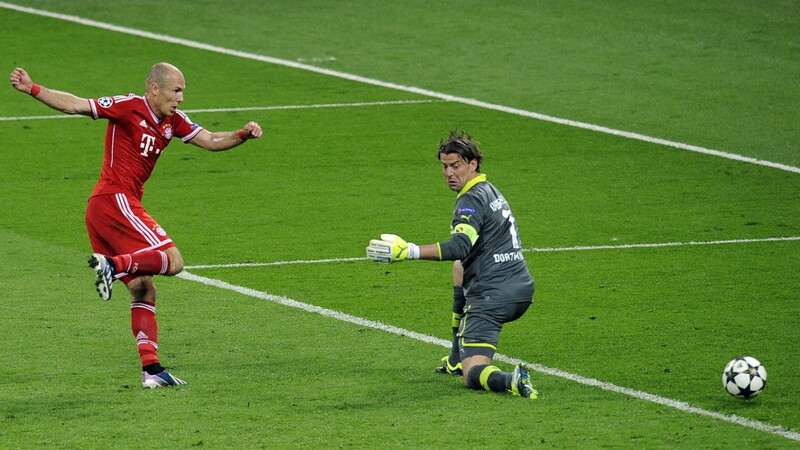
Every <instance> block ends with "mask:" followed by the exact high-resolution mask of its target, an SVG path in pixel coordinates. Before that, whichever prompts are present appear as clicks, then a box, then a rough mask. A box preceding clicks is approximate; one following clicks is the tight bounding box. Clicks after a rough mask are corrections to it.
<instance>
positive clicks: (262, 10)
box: [0, 0, 800, 448]
mask: <svg viewBox="0 0 800 450" xmlns="http://www.w3.org/2000/svg"><path fill="white" fill-rule="evenodd" d="M14 3H15V4H16V5H19V6H23V7H30V8H37V9H38V8H40V9H43V10H47V11H49V12H52V13H58V14H63V15H65V16H71V17H72V18H73V19H70V17H47V16H42V15H39V14H34V13H32V12H30V11H28V12H26V11H19V10H17V9H14V8H13V7H9V5H8V4H6V3H2V4H0V22H2V23H3V26H2V27H0V48H2V52H0V54H2V55H3V58H2V60H3V66H4V70H6V72H7V73H10V72H11V70H13V68H14V67H17V66H20V67H24V68H26V69H27V70H28V71H29V72H30V74H31V75H32V77H33V79H34V81H36V82H37V83H39V84H42V85H44V86H47V87H51V88H55V89H61V90H66V91H69V92H72V93H74V94H76V95H79V96H83V97H97V96H102V95H115V94H124V93H128V92H135V93H142V92H143V87H144V76H145V74H146V71H147V70H148V69H149V67H150V66H151V65H152V64H153V63H155V62H157V61H162V60H165V61H169V62H172V63H174V64H176V65H177V66H178V67H180V68H181V69H182V70H183V72H184V74H185V75H186V78H187V91H186V101H185V102H184V104H183V106H182V109H183V110H185V111H189V116H190V117H191V118H192V119H193V120H195V121H196V122H198V123H200V124H202V125H203V126H205V127H207V128H209V129H211V130H229V129H236V128H238V127H239V126H241V125H242V124H244V123H245V122H247V121H249V120H256V121H258V122H260V123H261V125H262V126H263V127H264V130H265V136H264V138H263V139H260V140H256V141H252V142H249V143H247V144H246V145H245V146H242V147H240V148H237V149H234V150H232V151H229V152H223V153H219V154H212V153H208V152H203V151H202V150H200V149H198V148H196V147H194V146H185V145H182V144H180V143H179V142H174V143H173V144H171V145H170V146H169V147H168V148H167V150H166V152H165V154H164V155H163V156H162V158H161V160H160V162H159V164H158V166H157V167H156V170H155V172H154V175H153V178H152V179H151V180H150V181H149V182H148V184H147V185H146V193H145V198H144V204H145V206H146V207H147V209H148V211H149V212H150V213H151V214H152V215H153V216H154V217H155V218H156V219H157V220H158V221H159V222H160V223H161V224H162V225H163V226H164V227H165V228H166V229H167V231H168V232H169V234H170V236H171V237H172V238H173V239H174V240H175V242H176V243H177V245H178V247H179V248H180V249H181V251H182V253H183V254H184V257H185V259H186V263H187V266H189V268H188V269H187V273H188V274H189V275H187V276H185V277H176V278H163V277H162V278H159V279H157V286H158V288H159V302H158V312H159V324H160V326H161V333H160V335H161V339H160V354H161V356H162V359H163V360H164V363H165V365H167V366H168V367H169V368H171V369H172V370H174V372H175V373H176V375H178V376H179V377H181V378H184V379H185V380H187V381H188V382H189V385H188V386H185V387H180V388H174V389H160V390H153V391H151V390H146V389H143V388H141V385H140V381H139V372H138V355H137V354H136V351H135V345H134V341H133V338H132V336H130V324H129V313H128V304H127V301H126V298H125V295H124V289H123V288H122V286H121V285H117V286H116V289H117V294H116V295H117V296H116V298H114V299H112V301H110V302H102V301H101V300H99V299H98V298H97V296H96V293H95V292H94V289H93V286H92V276H91V272H90V271H89V270H88V269H87V268H86V267H85V264H84V261H85V259H86V257H87V256H88V254H89V253H90V248H89V245H88V239H87V238H86V234H85V229H84V224H83V213H84V206H85V202H86V197H87V196H88V194H89V192H90V191H91V189H92V186H93V185H94V183H95V181H96V179H97V175H98V172H99V167H100V163H101V161H102V139H103V135H104V132H105V123H104V122H103V121H99V122H93V121H92V120H90V119H88V118H73V117H66V116H59V113H57V112H56V111H53V110H50V109H48V108H46V107H45V106H43V105H41V104H40V103H39V102H36V101H35V100H32V99H31V98H29V97H27V96H25V95H23V94H20V93H18V92H16V91H15V90H13V89H12V88H11V87H10V86H8V85H6V87H5V88H3V89H0V139H1V141H0V142H1V143H2V165H0V175H2V176H0V206H1V207H2V213H1V214H0V256H2V263H0V291H2V293H3V295H2V302H0V329H2V330H3V333H2V334H3V338H2V340H1V341H0V353H2V355H3V364H2V367H0V448H145V447H154V446H155V447H164V448H189V447H200V446H202V447H207V448H241V447H256V448H258V447H265V448H273V447H312V446H317V447H356V448H367V447H369V448H374V447H391V448H401V447H402V448H419V447H422V448H431V447H442V448H457V447H493V448H495V447H496V448H511V447H531V446H535V445H536V446H545V447H580V448H585V447H589V448H592V447H634V448H652V447H679V448H722V447H735V446H752V447H757V448H784V447H786V448H791V447H796V446H797V441H798V440H800V414H798V411H800V408H798V406H800V402H798V398H800V376H798V358H799V357H800V346H799V343H800V331H798V330H800V307H799V306H798V305H799V304H800V294H798V292H800V276H799V275H800V271H799V270H798V267H800V169H798V167H799V166H800V151H798V144H797V136H800V122H798V121H797V119H796V118H797V117H798V116H800V110H798V108H800V79H798V78H797V77H796V76H792V74H796V73H798V71H799V70H800V57H799V56H800V55H798V47H797V42H798V39H800V28H798V27H797V23H798V21H799V20H800V8H798V6H797V3H796V2H790V1H776V2H767V3H761V2H734V3H726V2H714V1H701V2H656V1H644V2H634V1H622V2H610V1H609V2H606V1H600V2H584V1H577V2H566V3H565V2H540V1H534V2H520V1H510V2H500V3H499V4H498V3H497V2H481V1H477V0H476V1H468V0H464V1H458V2H441V3H436V2H423V1H420V0H401V1H396V2H392V3H391V4H387V3H386V2H381V1H377V0H374V1H373V0H369V1H367V0H362V1H356V0H345V1H341V2H324V1H318V0H313V1H307V2H290V1H274V2H263V3H260V2H259V3H257V4H253V3H254V2H246V1H240V0H236V1H230V2H219V1H194V2H184V1H177V2H168V3H165V4H159V5H158V6H157V7H155V6H154V3H153V2H146V1H128V0H125V1H120V2H113V3H112V2H100V1H91V2H67V1H45V0H18V1H16V2H14ZM74 17H80V18H82V19H85V20H84V21H83V22H82V23H77V22H76V21H75V20H74ZM87 21H95V22H91V23H90V22H87ZM100 23H105V24H113V25H117V26H121V27H127V28H129V29H131V30H139V31H140V32H149V33H155V34H158V35H163V36H170V37H173V38H178V39H183V40H185V41H191V42H199V43H203V44H208V45H211V46H215V47H218V48H223V49H229V50H232V51H239V52H244V53H247V54H250V55H262V56H269V57H274V58H279V59H281V60H285V61H290V62H294V63H300V64H308V65H312V66H315V67H317V68H319V69H325V70H330V71H335V72H336V73H343V74H352V75H357V76H360V77H364V78H366V79H368V80H366V81H369V80H377V81H378V83H375V82H366V83H365V82H360V81H357V80H353V79H347V78H343V77H340V76H331V75H325V74H322V73H319V72H312V71H308V70H302V69H300V68H293V67H288V66H287V65H281V64H272V63H269V62H265V61H263V60H255V59H252V58H246V57H241V56H237V55H236V54H233V53H232V52H228V53H221V52H218V51H209V50H203V49H199V48H196V46H195V47H193V46H191V45H185V44H187V43H188V42H177V41H175V40H172V41H170V42H168V41H166V40H164V38H163V37H162V38H160V39H153V38H146V37H142V36H140V35H139V36H137V35H131V34H129V33H125V32H120V31H114V30H111V29H108V28H101V27H98V26H95V25H97V24H100ZM384 83H395V84H397V85H400V86H404V87H406V88H403V89H392V88H391V87H387V86H386V85H385V84H384ZM382 84H383V85H382ZM411 88H418V89H421V90H427V91H432V92H436V93H440V94H442V95H439V96H433V97H432V96H428V95H424V93H420V92H419V91H418V90H415V89H411ZM415 92H417V93H415ZM444 95H450V96H454V97H457V98H458V99H461V100H465V101H445V100H443V99H442V97H443V96H444ZM467 99H474V100H476V101H479V102H485V103H487V104H491V105H500V106H505V107H508V108H514V109H516V110H522V111H529V112H535V113H540V114H544V115H547V116H552V117H556V118H562V119H569V120H573V121H577V122H582V123H586V124H593V125H597V126H599V127H607V128H610V129H613V130H621V131H625V132H631V133H636V134H638V135H642V136H648V137H652V138H658V139H663V140H665V141H669V142H668V143H667V145H664V144H663V143H658V142H646V141H642V140H639V139H628V138H625V137H621V136H617V135H613V134H608V133H604V132H598V131H592V130H588V129H585V128H578V127H573V126H567V125H563V124H559V123H554V122H550V121H543V120H537V119H534V118H531V117H527V116H525V115H518V114H510V113H508V112H503V111H499V110H497V109H490V108H484V107H480V106H479V105H476V104H475V102H471V101H466V100H467ZM337 104H338V105H339V106H332V105H337ZM356 104H361V105H356ZM320 105H328V106H325V107H320ZM347 105H350V106H347ZM312 106H315V107H312ZM213 108H225V109H231V111H207V110H209V109H213ZM243 108H252V109H251V110H241V109H243ZM192 111H195V112H192ZM41 116H58V117H56V118H43V117H41ZM456 126H458V127H461V128H463V129H465V130H467V131H468V132H470V133H472V134H473V135H474V136H475V137H476V138H477V139H478V140H479V141H480V142H481V144H482V149H483V150H484V152H485V154H486V157H485V161H484V164H483V171H484V172H485V173H487V174H488V176H489V179H490V180H491V181H492V182H494V183H495V184H496V185H497V186H498V187H499V188H500V189H501V190H502V191H503V193H504V194H505V196H506V197H507V198H508V199H509V201H510V203H511V206H512V209H513V211H514V214H515V217H516V219H517V222H518V224H519V228H520V232H521V235H522V240H523V244H524V245H525V247H526V248H527V249H528V251H527V252H526V253H525V255H526V259H527V261H528V264H529V266H530V268H531V272H532V273H533V275H534V277H535V279H536V283H537V292H536V297H535V302H534V305H533V307H532V309H531V310H530V311H529V313H528V314H527V315H526V316H525V317H523V318H522V319H521V320H519V321H518V322H515V323H512V324H510V325H508V326H507V327H506V328H505V329H504V330H503V333H502V335H501V342H500V349H499V350H500V353H501V354H502V358H501V361H500V362H499V363H498V364H499V365H500V366H501V367H503V368H505V369H508V368H509V367H510V362H511V361H514V360H522V361H527V362H530V363H534V364H537V367H538V368H539V369H540V370H539V371H537V372H534V374H533V380H534V384H535V386H536V387H537V389H538V390H539V391H540V393H541V398H539V399H537V400H535V401H525V400H522V399H520V398H516V397H512V396H510V395H498V394H494V393H489V392H473V391H470V390H467V389H465V388H464V387H463V386H461V384H460V380H459V379H457V378H455V377H446V376H439V375H436V374H434V373H433V368H434V367H435V365H436V363H437V361H438V359H439V358H440V357H441V356H443V355H444V354H445V353H446V351H447V350H446V349H445V348H444V347H443V346H442V345H441V344H442V342H443V341H446V340H447V339H448V338H449V334H450V330H449V316H450V312H449V311H450V306H451V305H450V298H451V289H450V286H451V279H450V264H449V263H434V262H407V263H402V264H395V265H391V266H378V265H374V264H372V263H369V262H368V261H366V260H363V259H361V258H363V256H364V247H365V246H366V244H367V242H368V240H369V239H370V238H373V237H376V236H377V235H379V234H380V233H385V232H393V233H396V234H399V235H400V236H403V237H404V238H406V239H408V240H410V241H412V242H416V243H420V244H421V243H429V242H434V241H439V240H444V239H446V238H447V236H448V221H449V218H450V214H451V207H452V205H453V201H454V196H453V194H452V193H451V192H450V191H449V190H448V189H447V187H446V185H445V183H444V181H443V179H442V176H441V174H440V171H439V165H438V162H437V161H436V159H435V158H434V156H435V151H436V144H437V143H438V142H439V140H441V139H442V138H444V137H446V136H447V133H448V131H449V130H450V129H451V128H453V127H456ZM671 143H679V144H685V145H688V146H694V147H701V148H704V149H711V150H716V151H718V152H721V153H722V154H724V155H723V156H715V155H712V154H707V153H697V152H694V151H687V150H682V149H679V148H676V146H675V145H672V144H671ZM731 155H733V158H734V159H731ZM724 156H728V157H724ZM747 158H749V159H750V160H753V161H755V163H753V162H746V161H742V159H747ZM650 244H652V245H650ZM322 260H324V261H322ZM289 262H305V263H294V264H289ZM262 263H263V264H262ZM241 264H249V265H246V266H237V265H241ZM200 279H203V280H211V281H212V283H211V284H206V283H202V282H197V280H200ZM213 283H216V284H213ZM225 287H228V288H225ZM253 293H257V294H258V295H256V296H254V295H250V294H253ZM265 298H268V299H273V300H275V299H280V298H285V299H291V300H294V301H296V302H301V303H302V304H303V305H305V307H306V309H313V308H318V310H319V311H321V312H322V313H323V314H318V313H315V312H309V311H307V310H305V309H298V308H293V307H289V306H285V305H282V304H277V303H275V302H273V301H268V300H266V299H265ZM334 312H340V313H342V314H345V315H348V317H351V318H355V320H354V321H347V320H340V318H337V317H332V315H335V314H334ZM376 323H377V325H375V324H376ZM398 330H401V331H398ZM402 330H406V331H407V332H408V334H411V335H410V336H409V335H405V334H406V333H405V332H403V331H402ZM414 333H416V334H414ZM420 335H421V336H422V338H420ZM743 355H751V356H754V357H757V358H758V359H760V360H761V362H762V363H764V365H765V366H766V368H767V370H768V373H769V378H768V382H767V387H766V389H765V391H764V393H763V394H761V396H759V397H757V398H755V399H753V400H751V401H741V400H738V399H735V398H733V397H731V396H729V395H728V394H726V393H725V391H724V389H723V387H722V385H721V383H720V378H721V372H722V369H723V367H724V366H725V364H726V363H727V362H728V361H729V360H730V359H732V358H734V357H739V356H743ZM593 383H594V384H593Z"/></svg>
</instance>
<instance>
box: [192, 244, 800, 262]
mask: <svg viewBox="0 0 800 450" xmlns="http://www.w3.org/2000/svg"><path fill="white" fill-rule="evenodd" d="M780 241H800V236H790V237H773V238H761V239H728V240H723V241H701V242H697V241H689V242H662V243H655V244H623V245H592V246H577V247H554V248H524V249H522V251H523V252H534V253H536V252H569V251H587V250H618V249H623V250H624V249H630V248H660V247H679V246H687V245H724V244H749V243H756V242H780ZM366 259H367V258H366V257H362V258H330V259H312V260H297V261H274V262H267V263H233V264H199V265H194V266H186V269H227V268H235V267H263V266H284V265H288V264H317V263H331V262H350V261H364V260H366Z"/></svg>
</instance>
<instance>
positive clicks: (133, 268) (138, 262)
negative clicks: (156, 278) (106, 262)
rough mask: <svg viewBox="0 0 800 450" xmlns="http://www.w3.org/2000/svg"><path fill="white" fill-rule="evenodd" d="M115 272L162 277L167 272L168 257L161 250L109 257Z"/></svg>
mask: <svg viewBox="0 0 800 450" xmlns="http://www.w3.org/2000/svg"><path fill="white" fill-rule="evenodd" d="M111 260H112V261H114V267H115V268H116V269H117V272H118V273H120V272H125V273H137V274H140V275H164V274H165V273H167V271H168V270H169V255H167V254H166V253H165V252H162V251H161V250H145V251H143V252H139V253H129V254H127V255H118V256H113V257H111Z"/></svg>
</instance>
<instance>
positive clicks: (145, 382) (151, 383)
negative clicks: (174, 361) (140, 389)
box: [142, 370, 187, 389]
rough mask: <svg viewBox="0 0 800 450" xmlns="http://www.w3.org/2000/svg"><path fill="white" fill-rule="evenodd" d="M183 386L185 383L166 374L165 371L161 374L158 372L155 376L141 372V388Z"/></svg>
mask: <svg viewBox="0 0 800 450" xmlns="http://www.w3.org/2000/svg"><path fill="white" fill-rule="evenodd" d="M183 384H187V383H186V382H185V381H183V380H181V379H180V378H178V377H176V376H174V375H172V374H171V373H169V372H167V371H166V370H165V371H163V372H159V373H157V374H155V375H150V374H149V373H147V372H142V386H144V387H146V388H150V389H155V388H160V387H167V386H179V385H183Z"/></svg>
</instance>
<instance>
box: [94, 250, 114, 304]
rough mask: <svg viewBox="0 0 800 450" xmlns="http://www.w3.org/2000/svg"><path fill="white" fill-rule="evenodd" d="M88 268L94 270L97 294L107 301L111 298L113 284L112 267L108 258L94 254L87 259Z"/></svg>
mask: <svg viewBox="0 0 800 450" xmlns="http://www.w3.org/2000/svg"><path fill="white" fill-rule="evenodd" d="M88 262H89V267H91V268H92V269H94V271H95V273H96V274H97V281H95V282H94V284H95V286H96V287H97V293H98V294H100V298H102V299H103V300H108V299H110V298H111V285H112V283H113V282H114V266H113V265H112V264H111V261H109V259H108V258H106V257H105V256H104V255H101V254H99V253H95V254H93V255H92V256H90V257H89V261H88Z"/></svg>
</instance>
